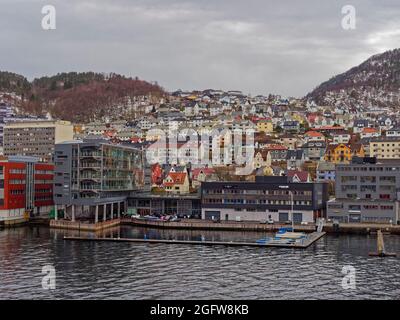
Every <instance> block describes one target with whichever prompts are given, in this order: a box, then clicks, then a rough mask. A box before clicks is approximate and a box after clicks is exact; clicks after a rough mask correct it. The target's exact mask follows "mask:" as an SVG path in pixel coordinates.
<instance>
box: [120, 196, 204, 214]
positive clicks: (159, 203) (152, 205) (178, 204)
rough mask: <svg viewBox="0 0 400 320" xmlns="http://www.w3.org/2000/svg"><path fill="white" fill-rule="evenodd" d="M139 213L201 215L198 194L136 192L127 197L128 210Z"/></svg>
mask: <svg viewBox="0 0 400 320" xmlns="http://www.w3.org/2000/svg"><path fill="white" fill-rule="evenodd" d="M132 209H133V210H134V211H135V212H136V213H137V214H140V215H155V214H168V215H178V216H191V217H195V218H200V217H201V200H200V194H160V195H158V194H151V193H136V194H133V195H131V196H129V198H128V210H130V211H132Z"/></svg>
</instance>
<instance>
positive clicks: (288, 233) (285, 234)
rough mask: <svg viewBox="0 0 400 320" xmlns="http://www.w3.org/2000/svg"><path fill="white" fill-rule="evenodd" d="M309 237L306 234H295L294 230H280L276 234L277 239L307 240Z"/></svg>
mask: <svg viewBox="0 0 400 320" xmlns="http://www.w3.org/2000/svg"><path fill="white" fill-rule="evenodd" d="M306 237H307V235H306V234H305V233H304V232H293V229H292V228H280V229H279V230H278V232H277V233H276V234H275V239H292V240H298V239H305V238H306Z"/></svg>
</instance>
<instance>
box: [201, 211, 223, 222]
mask: <svg viewBox="0 0 400 320" xmlns="http://www.w3.org/2000/svg"><path fill="white" fill-rule="evenodd" d="M205 219H206V220H220V219H221V212H220V211H206V212H205Z"/></svg>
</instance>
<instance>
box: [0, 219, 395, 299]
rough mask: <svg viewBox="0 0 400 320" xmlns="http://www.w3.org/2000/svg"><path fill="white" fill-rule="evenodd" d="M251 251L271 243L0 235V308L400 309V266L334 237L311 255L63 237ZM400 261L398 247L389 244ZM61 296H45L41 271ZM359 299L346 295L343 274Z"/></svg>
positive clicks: (246, 237) (116, 232)
mask: <svg viewBox="0 0 400 320" xmlns="http://www.w3.org/2000/svg"><path fill="white" fill-rule="evenodd" d="M67 235H68V236H82V237H131V238H145V237H147V238H149V239H160V238H162V239H179V240H202V239H204V240H211V241H255V240H257V239H259V238H261V237H264V236H265V234H262V233H255V232H219V231H198V230H196V231H195V230H192V231H190V230H162V229H146V228H134V227H128V226H126V227H121V228H118V227H117V228H114V229H108V230H106V231H101V232H97V233H90V232H82V231H80V232H79V231H71V230H54V229H52V230H49V229H48V228H41V227H31V228H29V227H26V228H16V229H7V230H0V258H1V259H0V274H1V275H2V277H1V278H0V299H10V298H11V299H21V298H25V299H49V298H55V299H63V298H69V299H91V298H98V299H116V298H120V299H150V298H155V299H175V298H176V299H179V298H181V299H209V298H214V299H272V298H275V299H303V298H305V299H321V298H324V299H356V298H360V299H364V298H368V299H375V298H376V299H398V298H400V279H399V276H398V275H399V273H400V264H399V258H385V259H381V258H372V257H369V256H368V252H369V251H374V250H375V246H376V239H375V236H361V235H360V236H358V235H354V236H349V235H345V236H340V237H339V236H333V235H329V236H326V237H324V238H323V239H321V240H319V241H318V242H317V243H316V244H314V245H312V246H311V247H310V248H308V249H307V250H295V249H279V248H250V247H207V246H189V245H165V244H137V243H116V242H77V241H66V240H64V239H63V238H64V236H67ZM385 242H386V247H387V250H388V251H394V252H398V253H399V251H400V250H399V248H400V237H399V236H385ZM46 264H51V265H53V266H54V267H55V268H56V271H57V289H56V290H54V291H46V290H43V289H42V288H41V280H42V274H41V269H42V266H43V265H46ZM349 264H350V265H353V266H354V267H355V268H356V270H357V290H343V289H342V288H341V279H342V277H343V275H342V273H341V270H342V267H343V265H349Z"/></svg>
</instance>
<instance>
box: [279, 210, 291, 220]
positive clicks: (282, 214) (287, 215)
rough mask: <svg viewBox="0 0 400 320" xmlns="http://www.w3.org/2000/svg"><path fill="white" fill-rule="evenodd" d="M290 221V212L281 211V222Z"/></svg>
mask: <svg viewBox="0 0 400 320" xmlns="http://www.w3.org/2000/svg"><path fill="white" fill-rule="evenodd" d="M286 221H289V213H287V212H279V222H286Z"/></svg>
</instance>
